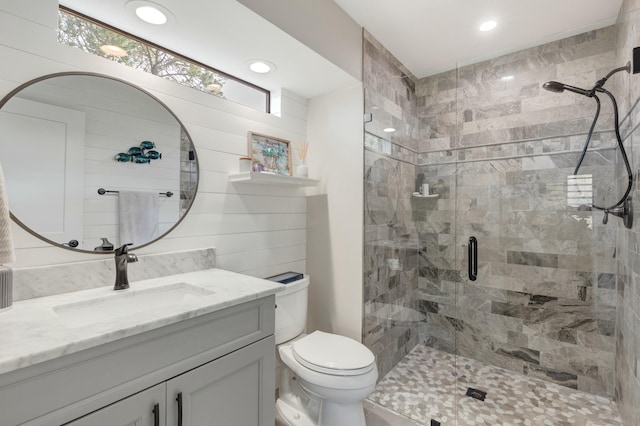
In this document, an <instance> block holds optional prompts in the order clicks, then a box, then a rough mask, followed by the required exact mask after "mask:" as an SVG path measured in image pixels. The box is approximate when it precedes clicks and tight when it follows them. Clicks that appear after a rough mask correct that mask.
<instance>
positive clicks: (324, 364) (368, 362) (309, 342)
mask: <svg viewBox="0 0 640 426" xmlns="http://www.w3.org/2000/svg"><path fill="white" fill-rule="evenodd" d="M291 347H292V352H293V357H294V359H295V360H296V361H297V362H299V363H300V364H302V365H303V366H305V367H306V368H308V369H310V370H313V371H316V372H318V373H323V374H331V375H339V376H358V375H362V374H366V373H368V372H370V371H371V370H372V369H374V368H375V356H374V355H373V353H372V352H371V351H370V350H369V349H368V348H367V347H366V346H364V345H363V344H361V343H359V342H357V341H355V340H353V339H350V338H348V337H344V336H339V335H336V334H330V333H324V332H322V331H314V332H313V333H311V334H309V335H308V336H305V337H303V338H302V339H300V340H297V341H295V342H293V343H292V345H291Z"/></svg>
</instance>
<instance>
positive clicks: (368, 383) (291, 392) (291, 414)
mask: <svg viewBox="0 0 640 426" xmlns="http://www.w3.org/2000/svg"><path fill="white" fill-rule="evenodd" d="M283 285H286V286H287V289H286V290H285V291H283V292H280V293H277V294H276V331H275V338H276V348H277V351H276V352H277V355H278V361H279V363H280V364H281V372H280V378H279V385H280V389H279V397H278V400H277V401H276V425H280V426H283V425H286V426H342V425H344V426H365V420H364V409H363V407H362V401H363V400H364V399H365V398H366V397H367V396H369V395H370V394H371V392H373V390H374V388H375V385H376V380H377V379H378V369H377V367H376V363H375V357H374V355H373V353H372V352H371V351H370V350H369V349H368V348H367V347H366V346H364V345H363V344H361V343H360V342H357V341H355V340H353V339H350V338H348V337H344V336H339V335H336V334H331V333H324V332H322V331H314V332H313V333H310V334H304V327H305V324H306V321H307V295H308V290H309V277H308V276H305V277H304V278H303V279H301V280H298V281H295V282H292V283H289V284H283Z"/></svg>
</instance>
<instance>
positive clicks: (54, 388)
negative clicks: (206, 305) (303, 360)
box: [0, 295, 275, 426]
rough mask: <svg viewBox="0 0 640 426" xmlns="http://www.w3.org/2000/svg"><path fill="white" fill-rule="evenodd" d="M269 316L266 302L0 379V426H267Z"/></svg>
mask: <svg viewBox="0 0 640 426" xmlns="http://www.w3.org/2000/svg"><path fill="white" fill-rule="evenodd" d="M274 307H275V298H274V296H273V295H270V296H267V297H263V298H260V299H256V300H252V301H249V302H245V303H241V304H239V305H236V306H232V307H228V308H224V309H221V310H218V311H215V312H212V313H209V314H206V315H202V316H199V317H194V318H190V319H186V320H183V321H178V322H175V323H173V324H169V325H166V326H164V327H160V328H158V329H155V330H152V331H149V332H145V333H141V334H139V335H136V336H132V337H128V338H125V339H121V340H115V341H113V342H111V343H108V344H104V345H101V346H99V347H95V348H92V349H88V350H85V351H81V352H78V353H75V354H71V355H65V356H62V357H60V358H56V359H54V360H51V361H47V362H44V363H40V364H36V365H34V366H32V367H28V368H24V369H21V370H16V371H14V372H11V373H6V374H3V375H0V413H2V414H1V417H2V418H0V425H2V426H5V425H6V426H16V425H24V426H52V425H72V426H125V425H126V426H131V425H135V426H147V425H148V426H156V425H157V426H165V425H166V426H178V425H180V424H181V425H183V426H205V425H207V426H208V425H211V424H221V425H243V426H265V425H269V426H272V425H273V423H274V421H275V413H274V408H275V407H274V401H273V392H274V389H275V383H274V381H275V380H274V379H275V375H274V372H275V338H274V336H273V333H274V322H275V309H274ZM179 394H180V395H181V397H182V398H181V399H182V414H183V417H182V423H179V422H178V402H177V401H176V397H177V396H178V395H179ZM25 401H30V404H25ZM156 404H157V406H158V416H157V421H156V419H155V417H156V416H154V415H153V413H152V411H153V409H154V406H156Z"/></svg>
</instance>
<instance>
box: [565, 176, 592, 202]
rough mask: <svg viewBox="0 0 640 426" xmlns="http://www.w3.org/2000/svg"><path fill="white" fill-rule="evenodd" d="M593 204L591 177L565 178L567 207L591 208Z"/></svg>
mask: <svg viewBox="0 0 640 426" xmlns="http://www.w3.org/2000/svg"><path fill="white" fill-rule="evenodd" d="M591 203H593V184H592V175H590V174H589V175H570V176H567V205H568V206H569V207H581V206H588V207H591Z"/></svg>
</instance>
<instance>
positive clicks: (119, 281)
mask: <svg viewBox="0 0 640 426" xmlns="http://www.w3.org/2000/svg"><path fill="white" fill-rule="evenodd" d="M130 245H131V243H129V244H123V245H122V246H120V247H118V248H117V249H115V251H114V253H115V255H116V284H115V285H114V286H113V289H114V290H124V289H125V288H129V278H128V277H127V263H130V262H137V261H138V256H136V255H135V254H133V253H128V252H127V247H128V246H130Z"/></svg>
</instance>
